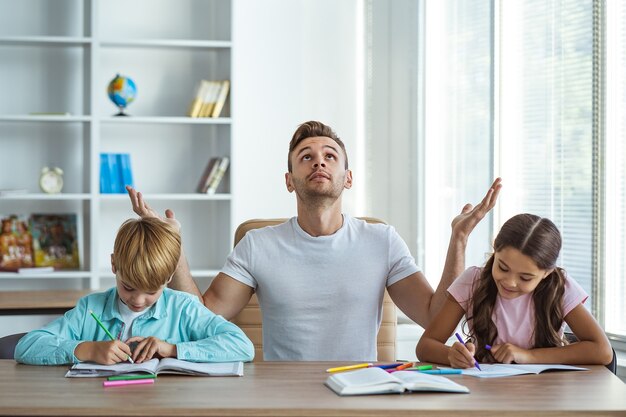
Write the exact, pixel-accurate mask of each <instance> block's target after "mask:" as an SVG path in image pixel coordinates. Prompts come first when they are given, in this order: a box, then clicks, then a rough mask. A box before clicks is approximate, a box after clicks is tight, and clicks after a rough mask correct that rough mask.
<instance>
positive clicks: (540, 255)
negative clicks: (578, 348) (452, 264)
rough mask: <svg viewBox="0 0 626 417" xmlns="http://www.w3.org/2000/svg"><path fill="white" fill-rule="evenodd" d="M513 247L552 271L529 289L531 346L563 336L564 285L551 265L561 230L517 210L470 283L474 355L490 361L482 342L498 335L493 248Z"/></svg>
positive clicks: (558, 343) (547, 344) (556, 342)
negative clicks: (532, 325)
mask: <svg viewBox="0 0 626 417" xmlns="http://www.w3.org/2000/svg"><path fill="white" fill-rule="evenodd" d="M507 247H510V248H514V249H517V250H519V251H520V252H521V253H522V254H524V255H526V256H528V257H529V258H531V259H532V260H533V261H535V263H536V264H537V267H538V268H540V269H551V268H554V271H553V272H552V273H551V274H550V275H548V276H547V277H546V278H545V279H543V280H541V282H540V283H539V285H538V286H537V288H535V290H534V291H533V295H532V298H533V304H534V306H535V329H534V347H535V348H540V347H552V346H561V345H562V344H563V340H562V339H561V337H559V330H560V329H561V325H562V324H563V311H562V308H561V306H562V301H563V292H564V288H565V277H564V271H563V270H562V269H561V268H557V267H555V265H556V261H557V258H558V257H559V252H560V251H561V233H560V232H559V229H558V228H557V227H556V226H555V225H554V223H552V221H550V220H549V219H546V218H541V217H539V216H535V215H534V214H527V213H525V214H518V215H517V216H514V217H512V218H510V219H509V220H507V221H506V223H504V225H503V226H502V229H500V232H499V233H498V235H497V236H496V239H495V241H494V244H493V249H494V254H492V255H491V257H490V258H489V260H488V261H487V263H486V264H485V267H484V268H483V271H482V273H481V275H480V278H479V279H478V281H477V282H476V283H474V289H473V294H472V302H471V307H470V309H471V315H470V316H469V317H468V318H467V319H466V321H469V320H472V327H471V329H470V335H469V336H470V337H471V338H473V339H474V341H475V342H476V359H478V360H479V361H486V362H493V360H494V358H493V357H492V356H491V353H490V352H489V351H488V350H487V349H485V345H491V344H493V343H494V342H495V340H496V337H497V336H498V330H497V329H496V325H495V323H494V322H493V320H492V318H491V317H492V314H493V308H494V305H495V303H496V296H497V295H498V288H497V287H496V284H495V281H494V280H493V275H492V268H493V263H494V255H495V252H499V251H500V250H502V249H504V248H507Z"/></svg>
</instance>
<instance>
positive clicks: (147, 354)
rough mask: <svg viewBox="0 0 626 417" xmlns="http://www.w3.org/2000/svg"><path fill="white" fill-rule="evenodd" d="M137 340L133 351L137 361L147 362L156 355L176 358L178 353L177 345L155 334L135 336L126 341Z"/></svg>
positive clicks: (132, 341)
mask: <svg viewBox="0 0 626 417" xmlns="http://www.w3.org/2000/svg"><path fill="white" fill-rule="evenodd" d="M135 342H137V346H136V347H135V349H134V351H133V360H134V361H135V363H141V362H145V361H148V360H150V359H152V358H154V357H157V358H175V357H176V356H177V354H178V352H177V351H176V345H172V344H170V343H167V342H164V341H162V340H161V339H157V338H156V337H154V336H150V337H141V336H134V337H131V338H130V339H128V340H127V341H126V343H128V344H131V343H135Z"/></svg>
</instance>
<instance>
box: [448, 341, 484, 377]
mask: <svg viewBox="0 0 626 417" xmlns="http://www.w3.org/2000/svg"><path fill="white" fill-rule="evenodd" d="M454 335H455V336H456V338H457V339H458V340H459V342H461V344H462V345H463V346H466V345H465V342H464V341H463V338H462V337H461V335H460V334H458V333H455V334H454ZM474 366H475V367H476V368H478V370H479V371H482V369H480V366H479V365H478V361H477V360H476V359H474Z"/></svg>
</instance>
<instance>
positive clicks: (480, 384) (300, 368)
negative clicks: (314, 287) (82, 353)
mask: <svg viewBox="0 0 626 417" xmlns="http://www.w3.org/2000/svg"><path fill="white" fill-rule="evenodd" d="M336 365H337V363H331V362H301V363H285V362H259V363H252V364H246V365H245V369H244V373H245V376H244V377H242V378H237V377H225V378H212V377H192V376H173V375H162V376H160V377H159V378H158V379H157V381H156V383H155V384H154V385H138V386H127V387H117V388H106V389H105V388H103V387H102V381H103V380H104V379H103V378H64V377H63V375H64V374H65V372H66V370H67V367H45V366H28V365H18V364H16V363H15V362H14V361H11V360H1V361H0V415H3V416H4V415H15V416H18V415H19V416H25V415H37V416H58V415H63V416H90V417H91V416H113V415H115V416H165V415H170V416H253V415H262V416H303V415H307V416H330V415H333V416H390V415H391V416H394V417H395V416H426V415H436V416H453V417H459V416H463V417H466V416H481V417H483V416H531V415H532V416H546V415H549V416H552V417H554V416H571V415H576V414H577V415H584V416H590V415H603V416H609V415H613V416H624V415H626V384H624V383H623V382H622V381H621V380H620V379H619V378H617V377H616V376H615V375H613V374H612V373H610V372H609V371H608V370H607V369H606V368H605V367H603V366H592V367H590V368H591V371H587V372H554V373H544V374H541V375H523V376H515V377H509V378H496V379H479V378H473V377H469V376H463V375H451V376H450V378H451V379H454V380H455V381H457V382H460V383H461V384H463V385H466V386H467V387H469V389H470V390H471V393H470V394H443V393H440V394H435V393H432V394H428V393H414V394H402V395H399V394H392V395H370V396H363V397H339V396H338V395H336V394H335V393H334V392H332V391H331V390H330V389H328V388H326V387H325V386H324V385H323V382H324V381H325V380H326V377H327V376H328V375H327V374H326V373H325V372H324V370H325V369H326V368H328V367H331V366H336Z"/></svg>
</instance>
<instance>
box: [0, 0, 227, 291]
mask: <svg viewBox="0 0 626 417" xmlns="http://www.w3.org/2000/svg"><path fill="white" fill-rule="evenodd" d="M231 7H232V5H231V2H230V1H229V0H177V1H171V0H134V1H132V2H128V1H124V0H55V1H50V0H20V1H18V2H16V1H14V0H10V1H8V0H0V77H1V79H2V80H4V83H5V86H4V91H3V96H4V97H5V99H4V100H2V101H1V102H0V155H2V157H1V158H0V160H1V161H2V163H0V190H2V189H26V190H27V193H25V194H16V195H8V196H0V214H2V215H8V214H30V213H76V214H77V215H78V219H79V228H78V229H79V230H78V234H79V239H80V251H81V252H80V256H81V268H80V270H78V271H58V272H54V273H51V274H45V275H43V274H39V275H27V276H26V275H18V274H14V273H7V272H2V273H0V290H10V289H41V288H68V289H74V288H90V289H99V288H106V287H108V286H110V285H111V284H112V278H113V275H112V273H111V272H110V264H109V262H110V261H109V254H110V252H111V250H112V247H113V241H114V237H115V233H116V231H117V229H118V227H119V225H120V224H121V223H122V221H123V220H125V219H126V218H129V217H134V216H135V215H134V213H133V212H132V210H131V207H130V204H129V200H128V197H127V196H126V195H125V194H100V192H99V174H100V157H99V155H100V153H102V152H104V153H130V154H131V160H132V168H133V176H134V181H135V185H136V187H137V189H138V190H139V191H142V192H143V193H144V195H145V198H146V200H148V201H149V202H150V204H151V205H152V206H153V207H154V208H155V209H157V210H158V211H159V212H161V213H163V212H164V210H165V209H166V208H171V209H173V210H174V212H175V213H176V216H177V218H179V219H180V221H181V223H182V225H183V230H182V234H183V244H184V247H185V251H186V253H187V257H188V260H189V264H190V268H191V270H192V274H193V276H194V277H196V278H199V279H207V280H208V279H210V278H211V277H213V276H214V275H215V274H217V272H218V270H219V268H221V266H222V265H223V262H224V260H225V258H226V256H227V255H228V253H229V252H230V249H231V244H232V231H233V230H234V227H233V224H232V223H233V221H232V214H231V212H232V200H233V196H232V195H231V193H230V178H229V177H230V175H229V173H227V175H226V176H225V178H224V180H223V181H222V183H221V184H220V187H219V188H218V191H217V193H216V194H214V195H204V194H197V193H195V188H196V185H197V182H198V180H199V179H200V176H201V175H202V172H203V171H204V168H205V166H206V164H207V162H208V160H209V159H210V158H211V157H215V156H229V157H230V158H231V166H232V162H233V160H232V125H233V121H232V119H231V106H230V100H228V101H227V102H226V105H225V107H224V110H223V111H222V117H220V118H217V119H208V118H207V119H192V118H189V117H186V112H187V108H188V106H189V103H190V102H191V99H192V98H193V95H194V93H195V88H196V85H197V83H198V81H199V80H201V79H207V80H222V79H231V73H232V68H231V55H232V42H231ZM117 73H119V74H121V75H125V76H129V77H131V78H132V79H133V80H134V81H135V83H136V85H137V90H138V93H137V97H136V100H135V102H133V103H131V104H130V105H129V106H128V108H127V109H126V113H127V114H129V115H130V117H113V116H112V115H113V114H115V113H117V109H116V108H115V106H114V105H113V103H111V102H110V101H109V99H108V97H107V94H106V87H107V85H108V83H109V81H110V80H111V79H113V78H114V77H115V75H116V74H117ZM33 112H44V113H66V112H67V113H69V115H67V116H65V115H29V114H30V113H33ZM43 166H58V167H60V168H62V169H63V171H64V183H65V184H64V188H63V191H62V193H60V194H55V195H48V194H44V193H42V192H41V191H40V189H39V174H40V171H41V168H42V167H43Z"/></svg>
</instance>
